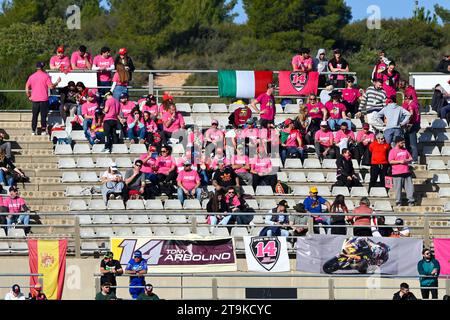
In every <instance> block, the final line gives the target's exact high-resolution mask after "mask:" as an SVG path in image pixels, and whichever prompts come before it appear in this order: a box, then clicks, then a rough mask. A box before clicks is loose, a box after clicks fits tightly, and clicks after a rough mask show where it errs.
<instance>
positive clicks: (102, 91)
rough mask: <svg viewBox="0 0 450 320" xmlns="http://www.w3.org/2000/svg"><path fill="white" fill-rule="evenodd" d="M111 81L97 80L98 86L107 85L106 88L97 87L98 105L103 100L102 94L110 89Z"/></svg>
mask: <svg viewBox="0 0 450 320" xmlns="http://www.w3.org/2000/svg"><path fill="white" fill-rule="evenodd" d="M111 84H112V83H111V81H98V86H99V87H108V88H99V89H98V94H99V95H100V97H99V101H98V102H99V105H100V104H101V103H102V102H103V96H104V95H105V93H107V92H108V91H109V90H111Z"/></svg>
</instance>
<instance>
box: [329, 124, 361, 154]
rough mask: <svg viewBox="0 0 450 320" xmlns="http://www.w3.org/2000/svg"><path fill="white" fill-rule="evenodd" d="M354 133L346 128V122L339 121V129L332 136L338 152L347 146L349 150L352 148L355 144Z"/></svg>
mask: <svg viewBox="0 0 450 320" xmlns="http://www.w3.org/2000/svg"><path fill="white" fill-rule="evenodd" d="M355 141H356V138H355V134H354V133H353V131H352V130H349V129H348V125H347V123H346V122H342V123H341V130H339V131H337V132H336V135H335V136H334V143H335V144H336V146H337V147H339V150H340V152H342V150H344V148H347V149H349V150H353V148H354V146H355Z"/></svg>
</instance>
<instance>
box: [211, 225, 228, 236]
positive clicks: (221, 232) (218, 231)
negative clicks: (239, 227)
mask: <svg viewBox="0 0 450 320" xmlns="http://www.w3.org/2000/svg"><path fill="white" fill-rule="evenodd" d="M212 234H213V235H215V236H218V237H229V236H230V233H229V232H228V229H227V228H224V227H215V228H214V229H213V232H212Z"/></svg>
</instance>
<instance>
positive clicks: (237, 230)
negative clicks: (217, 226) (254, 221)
mask: <svg viewBox="0 0 450 320" xmlns="http://www.w3.org/2000/svg"><path fill="white" fill-rule="evenodd" d="M231 236H232V237H246V236H248V230H247V228H246V227H234V228H232V229H231Z"/></svg>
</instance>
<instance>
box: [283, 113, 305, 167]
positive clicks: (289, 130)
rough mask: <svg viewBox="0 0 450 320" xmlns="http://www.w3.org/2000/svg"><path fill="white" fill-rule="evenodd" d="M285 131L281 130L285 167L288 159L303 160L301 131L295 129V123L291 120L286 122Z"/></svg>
mask: <svg viewBox="0 0 450 320" xmlns="http://www.w3.org/2000/svg"><path fill="white" fill-rule="evenodd" d="M284 125H285V129H283V130H281V132H280V134H281V138H280V140H281V147H282V148H281V154H280V156H281V162H282V163H283V165H284V162H285V161H286V158H288V157H289V158H300V159H303V142H302V135H301V133H300V131H299V130H297V129H295V128H294V122H293V121H292V120H291V119H286V120H285V121H284Z"/></svg>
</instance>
